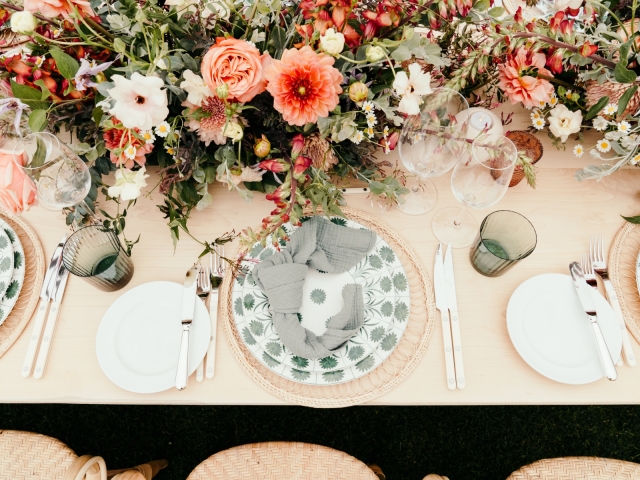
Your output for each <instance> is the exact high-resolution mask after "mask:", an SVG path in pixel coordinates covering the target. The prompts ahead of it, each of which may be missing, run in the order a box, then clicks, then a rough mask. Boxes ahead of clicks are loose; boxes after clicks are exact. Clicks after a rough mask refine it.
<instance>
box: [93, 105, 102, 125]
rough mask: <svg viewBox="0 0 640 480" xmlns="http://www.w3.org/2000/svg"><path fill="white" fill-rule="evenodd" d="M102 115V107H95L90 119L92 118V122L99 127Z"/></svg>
mask: <svg viewBox="0 0 640 480" xmlns="http://www.w3.org/2000/svg"><path fill="white" fill-rule="evenodd" d="M103 115H104V111H103V110H102V107H96V108H94V109H93V112H92V113H91V117H92V118H93V121H94V122H96V125H100V120H102V116H103Z"/></svg>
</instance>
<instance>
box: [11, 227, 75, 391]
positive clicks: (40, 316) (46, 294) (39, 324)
mask: <svg viewBox="0 0 640 480" xmlns="http://www.w3.org/2000/svg"><path fill="white" fill-rule="evenodd" d="M66 241H67V235H65V236H64V237H62V240H60V243H58V245H57V246H56V248H55V250H54V251H53V255H52V256H51V260H50V261H49V267H48V268H47V272H46V273H45V276H44V280H43V282H42V288H41V289H40V301H39V302H38V307H37V310H36V319H35V321H34V323H33V329H32V330H31V336H30V337H29V345H28V347H27V354H26V356H25V359H24V363H23V364H22V371H21V372H20V374H21V375H22V377H24V378H27V377H28V376H29V375H31V370H32V368H33V362H34V360H35V358H36V352H37V351H38V344H39V343H40V335H41V334H42V328H43V326H44V321H45V319H46V318H47V310H48V309H49V301H50V300H51V297H52V294H53V289H54V287H55V277H56V273H57V272H58V270H59V268H60V265H61V264H62V249H63V248H64V244H65V242H66Z"/></svg>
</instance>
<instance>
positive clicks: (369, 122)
mask: <svg viewBox="0 0 640 480" xmlns="http://www.w3.org/2000/svg"><path fill="white" fill-rule="evenodd" d="M377 123H378V120H377V119H376V116H375V115H374V114H373V113H369V114H367V126H369V127H373V126H374V125H375V124H377Z"/></svg>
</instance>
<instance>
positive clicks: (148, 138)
mask: <svg viewBox="0 0 640 480" xmlns="http://www.w3.org/2000/svg"><path fill="white" fill-rule="evenodd" d="M140 136H141V137H142V138H144V142H145V143H146V144H151V143H153V142H154V141H155V139H156V136H155V135H154V134H153V132H152V131H151V130H147V131H145V132H140Z"/></svg>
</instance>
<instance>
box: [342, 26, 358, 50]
mask: <svg viewBox="0 0 640 480" xmlns="http://www.w3.org/2000/svg"><path fill="white" fill-rule="evenodd" d="M342 34H343V35H344V41H345V42H346V43H347V45H349V46H350V47H357V46H358V45H360V34H359V33H358V32H356V30H355V29H354V28H353V27H352V26H351V25H349V24H347V26H346V27H344V30H343V31H342Z"/></svg>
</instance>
